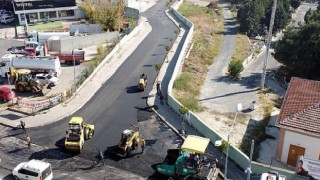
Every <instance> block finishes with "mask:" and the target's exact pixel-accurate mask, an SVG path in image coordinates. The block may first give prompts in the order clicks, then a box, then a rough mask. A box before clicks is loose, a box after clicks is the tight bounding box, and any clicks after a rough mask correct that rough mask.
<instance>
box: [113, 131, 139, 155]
mask: <svg viewBox="0 0 320 180" xmlns="http://www.w3.org/2000/svg"><path fill="white" fill-rule="evenodd" d="M144 143H145V142H144V140H143V139H142V138H141V137H140V132H139V127H138V126H134V125H132V126H131V128H130V129H125V130H124V131H123V132H122V134H121V139H120V141H119V143H118V145H117V147H115V149H114V153H115V154H116V155H118V156H120V157H126V156H128V155H131V154H132V152H133V151H136V150H137V149H138V146H139V145H140V146H141V148H143V147H142V146H144Z"/></svg>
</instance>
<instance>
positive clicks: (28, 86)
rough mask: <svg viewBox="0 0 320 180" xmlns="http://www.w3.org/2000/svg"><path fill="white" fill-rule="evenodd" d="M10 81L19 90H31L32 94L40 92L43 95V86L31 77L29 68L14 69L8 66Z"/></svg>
mask: <svg viewBox="0 0 320 180" xmlns="http://www.w3.org/2000/svg"><path fill="white" fill-rule="evenodd" d="M9 70H10V81H11V83H12V84H15V87H16V89H17V90H18V91H19V92H27V91H31V92H32V93H33V94H36V93H40V94H41V95H43V92H42V89H43V86H42V85H40V83H39V81H38V80H35V79H33V78H32V74H31V70H30V69H19V70H16V69H15V68H13V67H10V69H9Z"/></svg>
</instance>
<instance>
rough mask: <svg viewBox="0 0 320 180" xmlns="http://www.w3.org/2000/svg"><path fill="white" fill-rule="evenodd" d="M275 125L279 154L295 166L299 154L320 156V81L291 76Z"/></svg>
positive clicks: (282, 158) (314, 157)
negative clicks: (277, 130)
mask: <svg viewBox="0 0 320 180" xmlns="http://www.w3.org/2000/svg"><path fill="white" fill-rule="evenodd" d="M276 126H277V127H279V128H280V133H279V137H278V147H277V153H276V158H277V159H278V160H280V161H282V162H284V163H286V164H288V165H291V166H294V167H295V166H296V164H297V161H298V158H299V156H301V155H302V156H304V157H307V158H311V159H314V160H320V81H313V80H307V79H301V78H296V77H293V78H291V81H290V84H289V87H288V89H287V93H286V96H285V98H284V101H283V104H282V107H281V112H280V114H279V116H278V119H277V122H276Z"/></svg>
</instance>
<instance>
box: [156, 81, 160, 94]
mask: <svg viewBox="0 0 320 180" xmlns="http://www.w3.org/2000/svg"><path fill="white" fill-rule="evenodd" d="M157 94H158V95H159V94H160V81H158V82H157Z"/></svg>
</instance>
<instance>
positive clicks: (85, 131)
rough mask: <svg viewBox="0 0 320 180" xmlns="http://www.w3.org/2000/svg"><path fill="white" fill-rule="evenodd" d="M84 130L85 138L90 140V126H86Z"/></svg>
mask: <svg viewBox="0 0 320 180" xmlns="http://www.w3.org/2000/svg"><path fill="white" fill-rule="evenodd" d="M83 132H84V139H85V140H88V139H89V133H88V128H86V127H85V128H84V129H83Z"/></svg>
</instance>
